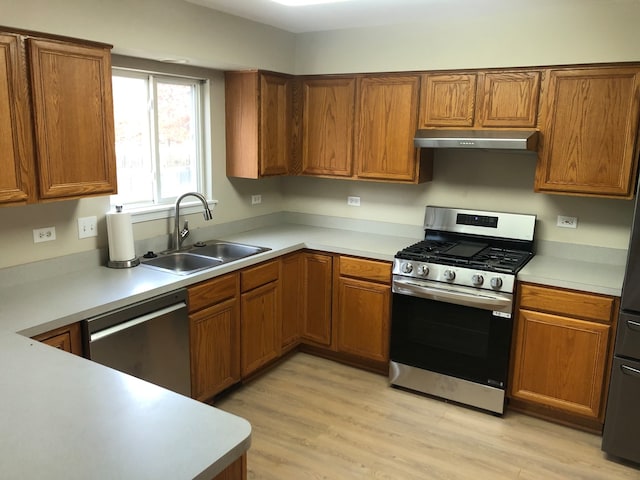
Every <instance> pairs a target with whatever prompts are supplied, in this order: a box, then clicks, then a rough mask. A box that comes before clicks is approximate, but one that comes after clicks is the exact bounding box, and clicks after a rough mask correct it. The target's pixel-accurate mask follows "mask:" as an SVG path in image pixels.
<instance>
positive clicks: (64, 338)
mask: <svg viewBox="0 0 640 480" xmlns="http://www.w3.org/2000/svg"><path fill="white" fill-rule="evenodd" d="M32 338H33V339H34V340H37V341H38V342H42V343H46V344H47V345H50V346H52V347H54V348H58V349H60V350H64V351H65V352H69V353H73V354H74V355H79V356H81V357H82V356H83V349H82V328H81V326H80V323H72V324H70V325H66V326H64V327H60V328H56V329H55V330H50V331H48V332H45V333H41V334H40V335H36V336H35V337H32Z"/></svg>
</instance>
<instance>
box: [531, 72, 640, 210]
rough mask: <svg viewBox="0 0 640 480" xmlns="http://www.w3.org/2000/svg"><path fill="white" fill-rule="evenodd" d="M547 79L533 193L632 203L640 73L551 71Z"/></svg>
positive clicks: (635, 166) (635, 165)
mask: <svg viewBox="0 0 640 480" xmlns="http://www.w3.org/2000/svg"><path fill="white" fill-rule="evenodd" d="M546 77H547V78H546V79H545V82H544V85H543V92H544V94H543V102H542V107H541V124H540V131H541V134H542V135H541V139H540V143H539V161H538V166H537V169H536V179H535V190H536V191H538V192H549V193H564V194H574V195H594V196H604V197H613V198H631V197H633V194H634V186H635V177H636V169H637V157H638V152H637V147H636V142H637V135H638V116H639V115H638V112H639V111H640V67H637V66H633V67H609V68H607V67H599V68H566V69H550V70H549V71H548V73H547V75H546Z"/></svg>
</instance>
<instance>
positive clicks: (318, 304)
mask: <svg viewBox="0 0 640 480" xmlns="http://www.w3.org/2000/svg"><path fill="white" fill-rule="evenodd" d="M332 280H333V256H332V255H330V254H325V253H319V252H305V253H303V254H302V282H301V283H302V285H303V314H302V318H303V321H302V340H303V341H304V342H305V343H308V344H311V345H318V346H322V347H330V346H331V344H332V312H331V305H332V303H331V302H332V291H333V289H332Z"/></svg>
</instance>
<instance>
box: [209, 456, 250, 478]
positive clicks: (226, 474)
mask: <svg viewBox="0 0 640 480" xmlns="http://www.w3.org/2000/svg"><path fill="white" fill-rule="evenodd" d="M213 480H247V454H246V453H245V454H243V455H242V456H241V457H240V458H238V459H237V460H236V461H235V462H233V463H232V464H231V465H229V466H228V467H227V468H225V469H224V470H223V471H222V472H220V473H219V474H218V475H216V476H215V477H214V479H213Z"/></svg>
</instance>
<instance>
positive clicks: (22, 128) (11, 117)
mask: <svg viewBox="0 0 640 480" xmlns="http://www.w3.org/2000/svg"><path fill="white" fill-rule="evenodd" d="M22 60H23V57H22V47H21V38H20V36H19V35H18V34H9V33H0V131H2V132H3V133H2V135H0V172H2V174H1V175H0V203H26V202H27V201H28V200H31V199H32V197H34V195H35V184H34V180H35V176H34V171H35V168H34V167H35V165H34V153H33V133H32V130H31V128H30V127H31V113H30V111H29V108H30V107H29V91H28V88H27V85H28V79H27V74H26V68H25V66H24V65H23V63H22Z"/></svg>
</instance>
